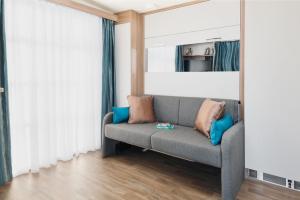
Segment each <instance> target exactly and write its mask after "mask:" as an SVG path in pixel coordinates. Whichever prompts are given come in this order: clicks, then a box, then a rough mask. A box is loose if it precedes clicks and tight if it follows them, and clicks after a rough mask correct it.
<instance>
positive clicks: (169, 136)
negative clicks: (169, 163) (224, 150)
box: [151, 126, 221, 167]
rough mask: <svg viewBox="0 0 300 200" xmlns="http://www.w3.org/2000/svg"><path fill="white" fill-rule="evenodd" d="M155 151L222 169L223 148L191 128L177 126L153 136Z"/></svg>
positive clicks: (152, 143) (152, 141)
mask: <svg viewBox="0 0 300 200" xmlns="http://www.w3.org/2000/svg"><path fill="white" fill-rule="evenodd" d="M151 145H152V148H153V150H156V151H159V152H162V153H166V154H169V155H173V156H177V157H181V158H185V159H188V160H192V161H196V162H200V163H203V164H208V165H212V166H215V167H221V147H220V145H217V146H214V145H212V144H211V143H210V141H209V140H208V139H207V137H206V136H205V135H203V134H201V133H199V132H198V131H196V130H194V129H193V128H190V127H185V126H176V127H175V129H173V130H160V131H158V132H156V133H154V134H153V135H152V136H151Z"/></svg>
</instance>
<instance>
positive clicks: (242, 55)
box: [240, 0, 245, 119]
mask: <svg viewBox="0 0 300 200" xmlns="http://www.w3.org/2000/svg"><path fill="white" fill-rule="evenodd" d="M240 12H241V14H240V16H241V38H240V101H241V119H244V108H245V98H244V93H245V92H244V87H245V84H244V78H245V61H244V60H245V0H241V10H240Z"/></svg>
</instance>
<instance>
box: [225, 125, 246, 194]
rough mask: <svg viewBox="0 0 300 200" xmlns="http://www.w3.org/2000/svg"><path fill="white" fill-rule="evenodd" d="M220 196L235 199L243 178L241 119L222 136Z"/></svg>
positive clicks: (242, 129) (242, 126) (243, 142)
mask: <svg viewBox="0 0 300 200" xmlns="http://www.w3.org/2000/svg"><path fill="white" fill-rule="evenodd" d="M221 151H222V197H223V199H226V200H233V199H235V197H236V195H237V193H238V192H239V190H240V187H241V185H242V183H243V181H244V178H245V127H244V122H243V121H241V122H239V123H237V124H235V125H234V126H233V127H231V128H230V129H228V130H227V131H226V132H225V133H224V135H223V138H222V143H221Z"/></svg>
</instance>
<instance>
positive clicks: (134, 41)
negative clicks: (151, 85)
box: [117, 10, 144, 96]
mask: <svg viewBox="0 0 300 200" xmlns="http://www.w3.org/2000/svg"><path fill="white" fill-rule="evenodd" d="M117 15H118V19H119V20H118V22H117V24H122V23H130V26H131V30H130V31H131V38H130V39H131V95H135V96H141V95H143V94H144V16H143V15H141V14H139V13H137V12H135V11H133V10H128V11H124V12H120V13H117Z"/></svg>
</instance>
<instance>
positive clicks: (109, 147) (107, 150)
mask: <svg viewBox="0 0 300 200" xmlns="http://www.w3.org/2000/svg"><path fill="white" fill-rule="evenodd" d="M117 144H118V141H115V140H112V139H110V138H107V137H103V141H102V148H101V153H102V158H105V157H107V156H110V155H114V154H116V145H117Z"/></svg>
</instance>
